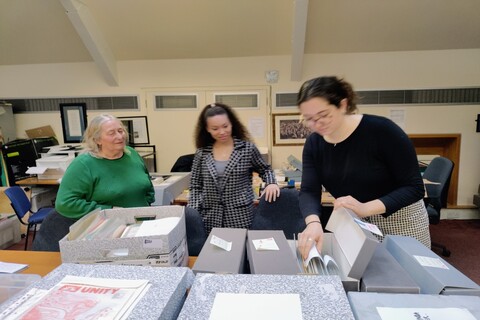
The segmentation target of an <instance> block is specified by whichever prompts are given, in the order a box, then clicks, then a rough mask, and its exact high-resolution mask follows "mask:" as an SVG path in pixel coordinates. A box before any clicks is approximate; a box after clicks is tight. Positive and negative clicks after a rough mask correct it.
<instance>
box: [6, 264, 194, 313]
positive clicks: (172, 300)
mask: <svg viewBox="0 0 480 320" xmlns="http://www.w3.org/2000/svg"><path fill="white" fill-rule="evenodd" d="M66 275H75V276H84V277H92V278H109V279H139V280H140V279H142V280H149V282H150V284H151V287H150V288H149V289H148V290H147V292H146V293H145V295H144V296H143V297H142V299H141V300H140V301H139V302H138V304H137V305H136V306H135V307H134V309H133V311H132V313H131V314H130V316H129V317H128V319H140V320H145V319H175V318H176V317H177V316H178V314H179V312H180V310H181V308H182V305H183V303H184V301H185V296H186V293H187V289H189V288H190V287H191V285H192V283H193V279H194V275H193V273H192V271H191V270H190V269H188V268H154V267H139V266H115V265H98V264H97V265H88V264H71V263H65V264H62V265H61V266H59V267H58V268H56V269H55V270H53V271H52V272H50V273H49V274H48V275H46V276H45V277H44V278H43V279H42V280H40V281H38V282H35V283H34V284H33V285H31V286H30V287H28V288H27V289H25V291H24V292H26V291H27V290H29V289H31V288H37V289H44V290H48V289H50V288H52V287H53V286H55V285H56V284H57V283H58V282H60V281H61V280H62V279H63V278H64V277H65V276H66ZM21 297H22V295H17V296H15V298H17V299H21ZM17 299H10V300H8V301H7V302H5V303H4V304H2V305H0V318H3V317H2V316H1V313H2V312H3V311H5V310H6V309H7V308H9V307H10V306H11V305H13V304H15V303H16V302H17Z"/></svg>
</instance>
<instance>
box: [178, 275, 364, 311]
mask: <svg viewBox="0 0 480 320" xmlns="http://www.w3.org/2000/svg"><path fill="white" fill-rule="evenodd" d="M218 292H222V293H239V294H299V295H300V302H301V309H302V317H303V320H313V319H315V320H317V319H332V320H335V319H339V320H349V319H354V318H353V314H352V311H351V309H350V305H349V304H348V300H347V297H346V295H345V291H344V290H343V287H342V283H341V281H340V278H339V277H338V276H322V277H309V276H304V275H245V274H236V275H219V274H204V273H198V274H197V275H196V277H195V281H194V283H193V286H192V288H191V290H190V292H189V294H188V297H187V300H186V301H185V304H184V306H183V308H182V310H181V312H180V315H179V317H178V319H181V320H195V319H199V320H200V319H201V320H204V319H209V318H210V314H211V310H212V307H213V304H214V301H215V296H216V294H217V293H218Z"/></svg>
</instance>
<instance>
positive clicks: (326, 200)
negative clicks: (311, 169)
mask: <svg viewBox="0 0 480 320" xmlns="http://www.w3.org/2000/svg"><path fill="white" fill-rule="evenodd" d="M334 201H335V198H334V197H332V195H331V194H330V193H329V192H322V205H323V206H327V207H328V206H333V202H334ZM187 203H188V191H184V192H183V193H182V194H180V195H179V196H178V197H176V198H175V200H173V204H176V205H180V206H186V205H187ZM255 204H258V200H255Z"/></svg>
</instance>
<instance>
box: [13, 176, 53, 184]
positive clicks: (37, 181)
mask: <svg viewBox="0 0 480 320" xmlns="http://www.w3.org/2000/svg"><path fill="white" fill-rule="evenodd" d="M15 183H16V184H17V185H19V186H35V185H37V186H41V185H45V186H58V185H59V184H60V182H59V181H58V179H38V178H37V177H30V178H25V179H22V180H17V181H15Z"/></svg>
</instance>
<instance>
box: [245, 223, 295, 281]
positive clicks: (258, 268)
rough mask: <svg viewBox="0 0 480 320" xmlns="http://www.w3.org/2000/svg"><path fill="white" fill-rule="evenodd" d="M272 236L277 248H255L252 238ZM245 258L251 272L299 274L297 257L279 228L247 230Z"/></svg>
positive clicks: (258, 238)
mask: <svg viewBox="0 0 480 320" xmlns="http://www.w3.org/2000/svg"><path fill="white" fill-rule="evenodd" d="M268 238H273V239H274V240H275V243H276V244H277V246H278V248H279V250H256V249H255V246H254V244H253V240H260V239H268ZM247 258H248V263H249V265H250V273H252V274H299V273H300V272H301V268H300V266H299V265H298V263H297V258H296V256H295V254H294V253H293V252H292V250H291V248H290V245H289V244H288V242H287V238H285V234H284V233H283V231H281V230H248V235H247Z"/></svg>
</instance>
